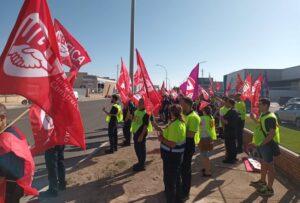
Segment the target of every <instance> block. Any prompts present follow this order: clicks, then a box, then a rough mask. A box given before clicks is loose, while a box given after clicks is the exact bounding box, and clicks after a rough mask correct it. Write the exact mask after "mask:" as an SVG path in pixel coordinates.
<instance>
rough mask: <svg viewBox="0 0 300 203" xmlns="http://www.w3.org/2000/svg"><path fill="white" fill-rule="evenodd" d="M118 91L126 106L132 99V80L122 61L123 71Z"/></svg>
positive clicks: (118, 83)
mask: <svg viewBox="0 0 300 203" xmlns="http://www.w3.org/2000/svg"><path fill="white" fill-rule="evenodd" d="M116 86H117V90H118V92H119V94H120V97H121V101H122V103H123V104H126V103H127V102H128V101H129V99H130V98H131V95H132V93H131V79H130V77H129V73H128V70H127V68H126V66H125V64H124V62H123V60H122V59H121V71H120V76H119V79H118V82H117V85H116Z"/></svg>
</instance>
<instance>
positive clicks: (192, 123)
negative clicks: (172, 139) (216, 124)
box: [186, 117, 200, 138]
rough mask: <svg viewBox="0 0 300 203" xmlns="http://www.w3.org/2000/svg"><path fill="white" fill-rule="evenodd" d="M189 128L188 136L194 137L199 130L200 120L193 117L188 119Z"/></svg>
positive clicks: (187, 130)
mask: <svg viewBox="0 0 300 203" xmlns="http://www.w3.org/2000/svg"><path fill="white" fill-rule="evenodd" d="M188 122H189V123H188V125H187V126H188V128H187V129H186V137H189V138H193V137H195V134H196V133H197V132H198V131H199V127H200V121H199V120H197V119H196V118H194V117H192V118H190V120H189V121H188Z"/></svg>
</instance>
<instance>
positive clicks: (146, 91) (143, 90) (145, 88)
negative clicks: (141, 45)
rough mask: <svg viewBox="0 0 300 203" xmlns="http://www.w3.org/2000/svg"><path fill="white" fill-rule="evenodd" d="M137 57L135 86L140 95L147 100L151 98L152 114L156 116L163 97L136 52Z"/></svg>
mask: <svg viewBox="0 0 300 203" xmlns="http://www.w3.org/2000/svg"><path fill="white" fill-rule="evenodd" d="M136 55H137V65H138V69H137V71H136V73H135V76H134V85H135V86H136V87H137V89H138V90H139V93H140V94H141V95H142V96H143V97H144V98H145V97H147V98H149V101H150V102H151V103H152V106H153V108H152V112H153V113H154V115H157V114H158V111H159V108H160V104H161V99H162V98H161V95H160V94H159V93H158V92H157V91H156V90H155V88H154V86H153V83H152V81H151V79H150V77H149V74H148V72H147V69H146V66H145V64H144V61H143V59H142V57H141V55H140V53H139V52H138V50H136Z"/></svg>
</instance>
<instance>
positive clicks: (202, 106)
mask: <svg viewBox="0 0 300 203" xmlns="http://www.w3.org/2000/svg"><path fill="white" fill-rule="evenodd" d="M207 106H209V103H208V102H206V101H201V102H200V105H199V110H200V111H202V110H203V109H204V108H205V107H207Z"/></svg>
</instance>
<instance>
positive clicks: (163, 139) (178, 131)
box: [154, 104, 186, 203]
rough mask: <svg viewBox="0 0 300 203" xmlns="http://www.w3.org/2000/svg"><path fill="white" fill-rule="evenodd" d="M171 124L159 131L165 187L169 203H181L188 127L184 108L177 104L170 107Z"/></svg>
mask: <svg viewBox="0 0 300 203" xmlns="http://www.w3.org/2000/svg"><path fill="white" fill-rule="evenodd" d="M169 110H170V114H171V122H170V123H169V124H168V126H167V127H166V128H165V129H164V130H162V129H161V128H160V127H158V126H157V125H156V124H155V123H154V127H155V129H156V130H157V131H159V135H158V140H159V141H160V143H161V144H160V152H161V158H162V160H163V174H164V178H163V180H164V185H165V194H166V199H167V203H169V202H170V203H174V202H180V201H179V200H180V199H181V194H180V169H181V166H182V159H183V154H184V150H185V142H186V125H185V122H184V120H183V118H182V108H181V106H180V105H178V104H175V105H171V106H170V109H169Z"/></svg>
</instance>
